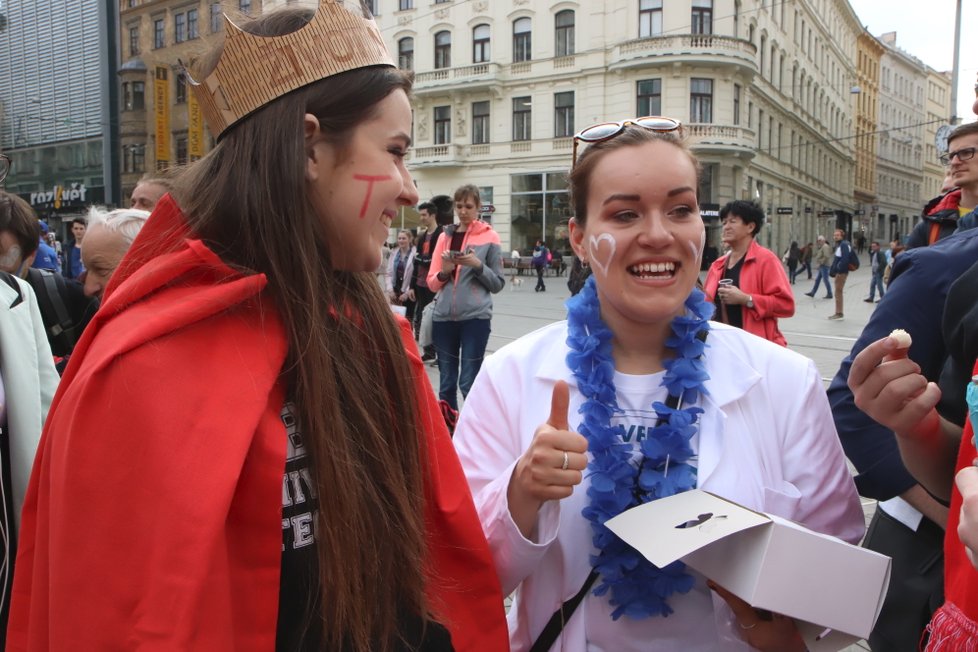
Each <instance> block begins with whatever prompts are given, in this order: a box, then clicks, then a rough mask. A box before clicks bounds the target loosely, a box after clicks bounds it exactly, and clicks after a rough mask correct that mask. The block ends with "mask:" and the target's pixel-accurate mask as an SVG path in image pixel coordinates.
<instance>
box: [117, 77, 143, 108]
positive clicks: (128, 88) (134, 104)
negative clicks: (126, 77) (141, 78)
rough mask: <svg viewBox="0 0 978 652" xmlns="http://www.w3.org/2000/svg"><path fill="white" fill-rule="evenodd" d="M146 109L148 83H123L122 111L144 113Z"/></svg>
mask: <svg viewBox="0 0 978 652" xmlns="http://www.w3.org/2000/svg"><path fill="white" fill-rule="evenodd" d="M145 108H146V82H123V83H122V110H123V111H143V110H144V109H145Z"/></svg>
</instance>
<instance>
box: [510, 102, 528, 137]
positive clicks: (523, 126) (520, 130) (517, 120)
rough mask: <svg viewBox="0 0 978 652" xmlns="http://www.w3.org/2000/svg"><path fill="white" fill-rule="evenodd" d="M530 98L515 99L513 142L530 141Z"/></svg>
mask: <svg viewBox="0 0 978 652" xmlns="http://www.w3.org/2000/svg"><path fill="white" fill-rule="evenodd" d="M530 119H531V109H530V98H529V97H514V98H513V140H530V137H531V130H530Z"/></svg>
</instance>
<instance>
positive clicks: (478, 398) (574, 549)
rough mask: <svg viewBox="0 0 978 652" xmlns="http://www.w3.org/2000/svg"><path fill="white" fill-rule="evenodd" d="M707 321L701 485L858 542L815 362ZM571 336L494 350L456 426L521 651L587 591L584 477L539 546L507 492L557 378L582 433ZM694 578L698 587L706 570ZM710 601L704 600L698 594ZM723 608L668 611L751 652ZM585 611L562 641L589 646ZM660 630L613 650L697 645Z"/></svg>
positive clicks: (851, 493) (546, 510) (558, 327)
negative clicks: (661, 638) (524, 531)
mask: <svg viewBox="0 0 978 652" xmlns="http://www.w3.org/2000/svg"><path fill="white" fill-rule="evenodd" d="M711 327H712V328H711V330H710V334H709V337H708V339H707V345H708V346H707V352H706V368H707V371H708V373H709V375H710V380H709V381H707V383H706V387H707V389H708V391H709V395H708V396H707V397H705V398H704V399H701V400H700V403H699V404H700V406H701V407H703V409H704V410H705V412H704V414H702V415H701V417H700V432H699V439H698V450H697V453H698V464H697V466H698V486H699V487H700V488H702V489H705V490H708V491H711V492H713V493H716V494H719V495H720V496H724V497H726V498H729V499H731V500H734V501H736V502H738V503H740V504H742V505H745V506H747V507H750V508H752V509H755V510H760V511H765V512H770V513H772V514H777V515H778V516H782V517H785V518H788V519H791V520H793V521H797V522H799V523H802V524H804V525H806V526H807V527H809V528H811V529H813V530H816V531H819V532H824V533H827V534H831V535H834V536H837V537H840V538H842V539H845V540H846V541H849V542H852V543H855V542H858V541H859V539H860V538H861V537H862V535H863V531H864V517H863V512H862V508H861V506H860V503H859V498H858V496H857V494H856V489H855V485H854V483H853V481H852V477H851V475H850V473H849V471H848V468H847V467H846V462H845V458H844V455H843V452H842V448H841V446H840V445H839V440H838V437H837V435H836V431H835V426H834V423H833V421H832V414H831V412H830V410H829V404H828V400H827V399H826V396H825V390H824V389H823V387H822V382H821V379H820V378H819V375H818V372H817V370H816V368H815V365H814V364H813V363H812V361H811V360H808V359H807V358H804V357H803V356H801V355H799V354H797V353H794V352H792V351H789V350H787V349H785V348H783V347H780V346H777V345H775V344H772V343H770V342H767V341H765V340H763V339H761V338H758V337H755V336H753V335H750V334H749V333H746V332H745V331H743V330H740V329H737V328H731V327H729V326H725V325H723V324H717V323H711ZM566 337H567V324H566V322H560V323H557V324H553V325H551V326H548V327H545V328H542V329H540V330H538V331H536V332H534V333H531V334H530V335H527V336H526V337H523V338H521V339H519V340H518V341H516V342H514V343H512V344H510V345H508V346H506V347H504V348H502V349H500V350H499V351H498V352H496V353H495V354H494V355H492V356H490V357H488V358H487V359H486V361H485V362H484V363H483V366H482V371H481V373H480V374H479V376H478V377H477V378H476V381H475V384H474V385H473V387H472V391H471V393H470V394H469V396H468V398H467V399H466V402H465V407H464V409H463V410H462V414H461V418H460V419H459V422H458V427H457V429H456V431H455V444H456V447H457V450H458V453H459V458H460V459H461V462H462V466H463V468H464V470H465V473H466V476H467V478H468V481H469V485H470V487H471V489H472V493H473V495H474V497H475V503H476V508H477V509H478V512H479V516H480V520H481V521H482V526H483V528H484V530H485V533H486V537H487V538H488V540H489V545H490V548H491V550H492V553H493V558H494V560H495V563H496V567H497V571H498V573H499V577H500V581H501V583H502V588H503V591H504V594H509V593H511V592H513V591H516V596H515V601H514V604H513V606H512V607H511V609H510V612H509V623H510V642H511V644H512V649H513V650H514V652H519V651H521V650H528V649H529V648H530V645H531V644H532V642H533V641H534V640H535V639H536V637H537V635H538V634H539V633H540V631H541V630H542V629H543V627H544V625H545V624H546V622H547V620H548V619H549V618H550V615H551V614H552V613H553V612H554V611H555V610H556V609H557V608H558V607H559V606H560V604H561V603H562V602H563V601H564V600H567V599H568V598H570V597H571V596H573V595H574V594H575V593H576V592H577V591H578V590H579V589H580V587H581V585H582V583H583V582H584V580H585V578H586V577H587V575H588V573H589V571H590V565H589V560H588V556H589V554H591V553H592V552H593V549H592V547H591V527H590V523H589V522H588V521H586V520H585V519H584V517H583V516H582V515H581V509H582V508H583V507H584V506H585V504H586V491H587V487H588V480H587V477H586V475H585V479H584V482H583V483H582V484H580V485H578V486H577V487H576V488H575V491H574V493H573V495H572V496H570V497H569V498H567V499H564V500H562V501H559V502H556V501H550V502H548V503H546V504H545V505H544V506H543V507H542V508H541V510H540V513H539V520H538V523H537V541H536V542H531V541H529V540H527V539H525V538H524V537H523V536H522V535H521V533H520V532H519V530H518V529H517V527H516V525H515V524H514V523H513V520H512V518H511V516H510V513H509V508H508V504H507V499H506V490H507V487H508V485H509V479H510V476H511V475H512V472H513V468H514V467H515V464H516V460H517V459H518V458H519V457H520V455H521V454H522V453H523V452H524V451H525V450H526V449H527V448H528V447H529V445H530V442H531V440H532V438H533V433H534V431H535V430H536V428H537V427H538V426H539V425H540V424H542V423H543V422H544V421H545V420H546V419H547V417H548V415H549V412H550V399H551V394H552V390H553V385H554V383H555V381H557V380H561V379H562V380H566V381H567V382H568V384H569V385H570V388H571V402H570V410H569V415H570V423H571V424H572V427H573V428H576V427H577V424H578V423H579V422H580V417H579V416H578V414H579V413H578V409H579V408H580V406H581V403H582V397H581V395H580V394H579V393H578V391H577V385H576V382H575V380H574V377H573V375H572V374H571V372H570V370H569V369H568V368H567V365H566V363H565V358H566V355H567V351H568V349H567V345H566V343H565V341H566ZM698 582H700V586H701V588H702V584H701V583H702V578H699V580H698ZM701 596H702V592H701ZM675 597H676V596H674V598H675ZM682 597H683V598H685V597H686V596H682ZM703 601H704V600H703V598H702V597H701V598H700V602H699V603H700V604H702V603H703ZM670 602H671V603H673V601H672V600H671V601H670ZM677 602H678V601H677ZM713 604H714V610H713V613H699V614H688V613H687V614H682V613H680V612H679V611H678V610H679V609H681V607H682V605H677V613H676V614H674V615H673V616H670V618H678V619H680V620H682V621H686V620H690V621H691V626H695V627H697V628H703V627H713V626H714V623H715V624H716V625H715V626H716V629H717V633H716V635H717V637H718V638H719V639H720V640H721V641H724V643H723V644H717V643H714V644H713V645H711V646H709V647H703V648H701V649H704V650H705V649H709V650H719V649H722V650H746V649H748V648H747V646H746V644H743V643H742V642H741V641H740V639H739V637H738V636H737V635H736V633H734V632H733V631H732V630H731V629H730V626H731V625H732V620H731V618H730V617H731V616H732V614H731V613H730V612H729V609H727V608H726V607H725V606H724V605H723V603H722V601H721V600H720V599H719V598H716V597H714V598H713ZM584 607H585V604H582V605H581V606H580V607H579V608H578V612H577V613H575V614H574V616H573V617H572V618H571V619H570V620H569V621H568V623H567V624H566V626H565V627H564V630H563V633H562V637H561V638H560V639H558V641H557V643H556V644H555V645H554V646H553V648H552V649H554V650H568V651H573V652H583V651H584V650H587V649H589V647H588V644H587V642H586V641H585V632H586V628H585V622H584V620H585V619H584V618H582V617H581V616H582V614H581V611H582V610H583V609H584ZM625 620H627V619H624V618H623V619H622V620H620V621H616V623H615V625H618V624H619V623H623V622H624V621H625ZM651 620H654V618H653V619H651ZM634 622H637V623H641V622H643V621H634ZM673 625H674V623H670V626H673ZM639 626H640V627H644V625H639ZM653 627H654V624H653ZM652 631H653V632H654V630H652ZM645 635H646V636H647V635H649V632H646V633H645ZM710 635H711V636H712V634H710ZM651 636H652V637H651V639H650V638H644V639H637V638H636V639H629V638H627V636H626V638H625V639H623V640H622V641H621V645H620V646H616V649H619V650H626V649H628V650H631V649H641V650H664V651H665V650H675V649H683V650H692V649H695V648H693V647H687V646H684V645H680V646H679V647H676V646H677V641H676V640H672V641H671V642H659V643H658V646H657V641H658V639H657V638H655V635H654V633H653V634H652V635H651ZM591 649H597V648H596V647H592V648H591Z"/></svg>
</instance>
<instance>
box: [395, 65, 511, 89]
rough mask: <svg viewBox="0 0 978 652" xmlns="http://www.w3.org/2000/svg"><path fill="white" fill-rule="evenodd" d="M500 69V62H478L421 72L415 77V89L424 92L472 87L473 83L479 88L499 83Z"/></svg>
mask: <svg viewBox="0 0 978 652" xmlns="http://www.w3.org/2000/svg"><path fill="white" fill-rule="evenodd" d="M498 71H499V64H498V63H477V64H474V65H471V66H460V67H457V68H442V69H440V70H431V71H429V72H420V73H418V74H416V75H415V77H414V89H415V91H421V92H424V91H426V90H434V89H438V90H442V89H453V88H472V87H473V85H475V88H476V89H478V88H479V87H486V86H491V85H493V84H497V83H499V82H498V80H497V78H498Z"/></svg>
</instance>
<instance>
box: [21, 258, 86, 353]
mask: <svg viewBox="0 0 978 652" xmlns="http://www.w3.org/2000/svg"><path fill="white" fill-rule="evenodd" d="M27 282H28V283H29V284H30V286H31V288H33V290H34V294H35V295H36V296H37V307H38V309H39V310H40V312H41V320H42V321H43V322H44V330H45V332H46V334H47V336H48V342H49V343H50V344H51V353H53V354H54V355H56V356H65V355H68V354H69V353H71V350H72V349H73V348H74V347H75V342H77V341H78V337H79V336H80V335H81V333H80V332H77V331H78V330H79V329H78V324H76V323H75V321H74V319H73V318H72V316H71V314H70V313H69V312H68V307H67V306H66V305H65V299H64V297H66V296H67V294H68V286H67V283H65V279H64V277H63V276H61V274H56V273H54V272H51V271H48V270H46V269H37V268H36V267H31V268H30V269H28V270H27Z"/></svg>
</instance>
